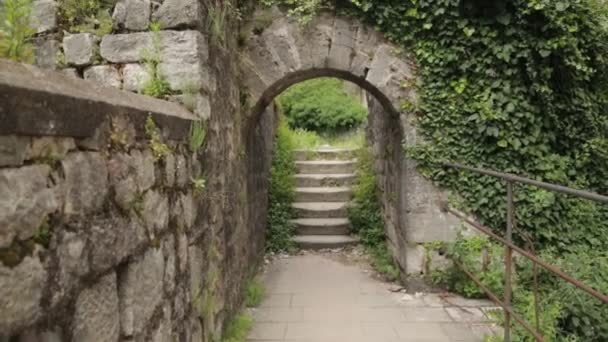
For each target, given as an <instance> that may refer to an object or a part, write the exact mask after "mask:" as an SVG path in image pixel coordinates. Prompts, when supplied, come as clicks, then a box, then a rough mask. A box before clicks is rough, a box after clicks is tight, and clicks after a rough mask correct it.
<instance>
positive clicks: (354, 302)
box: [248, 253, 483, 342]
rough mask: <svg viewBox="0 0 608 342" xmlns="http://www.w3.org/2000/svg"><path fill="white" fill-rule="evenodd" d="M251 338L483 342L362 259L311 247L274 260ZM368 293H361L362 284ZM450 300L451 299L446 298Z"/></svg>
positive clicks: (322, 341) (327, 341)
mask: <svg viewBox="0 0 608 342" xmlns="http://www.w3.org/2000/svg"><path fill="white" fill-rule="evenodd" d="M264 283H265V285H266V292H267V295H266V298H264V300H263V302H262V305H261V307H260V308H258V309H254V310H253V316H254V320H255V323H254V329H253V330H252V332H251V333H250V334H249V336H248V341H252V342H253V341H255V342H261V341H294V342H296V341H299V342H305V341H306V342H334V341H350V342H408V341H409V342H465V341H466V342H469V341H470V342H473V341H476V342H481V341H483V340H482V339H481V338H479V336H478V334H477V333H476V332H475V331H474V330H473V329H472V328H471V327H469V326H468V324H466V323H457V322H453V321H452V320H451V318H450V317H449V316H448V314H447V313H446V312H445V310H444V307H433V306H428V305H426V304H425V303H424V302H423V301H422V299H421V298H414V297H413V298H414V299H415V301H416V302H417V304H418V305H417V306H408V305H407V304H404V302H402V301H400V300H399V298H400V297H401V296H403V294H401V293H398V294H395V293H392V292H390V291H389V288H391V287H394V286H397V285H392V286H391V285H390V284H385V283H381V282H379V281H378V280H375V279H373V278H371V277H370V275H369V274H368V273H365V272H364V271H363V269H362V268H360V266H358V265H351V264H344V263H341V262H338V261H336V260H335V259H334V258H333V257H332V258H329V257H327V256H325V255H318V254H314V253H308V254H304V255H298V256H292V257H289V258H285V259H277V260H275V261H274V262H273V263H272V264H271V265H270V266H269V268H268V269H267V271H266V273H265V276H264ZM362 288H365V289H366V291H365V292H366V293H369V294H365V295H362V294H361V289H362ZM446 305H447V304H446Z"/></svg>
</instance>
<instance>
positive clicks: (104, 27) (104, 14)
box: [58, 0, 116, 36]
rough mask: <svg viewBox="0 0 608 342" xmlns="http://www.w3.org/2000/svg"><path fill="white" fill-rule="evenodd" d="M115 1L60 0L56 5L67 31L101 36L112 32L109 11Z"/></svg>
mask: <svg viewBox="0 0 608 342" xmlns="http://www.w3.org/2000/svg"><path fill="white" fill-rule="evenodd" d="M115 3H116V1H115V0H61V1H60V3H59V6H58V7H59V14H60V17H61V20H62V22H63V24H64V25H65V26H66V29H67V30H68V31H70V32H80V33H84V32H88V33H94V34H96V35H98V36H103V35H106V34H110V33H112V16H111V15H110V11H111V9H112V7H113V6H114V4H115Z"/></svg>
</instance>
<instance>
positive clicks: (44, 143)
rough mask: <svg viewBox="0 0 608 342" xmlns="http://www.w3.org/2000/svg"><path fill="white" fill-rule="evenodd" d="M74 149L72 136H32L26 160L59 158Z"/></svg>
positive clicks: (74, 144)
mask: <svg viewBox="0 0 608 342" xmlns="http://www.w3.org/2000/svg"><path fill="white" fill-rule="evenodd" d="M74 149H76V143H75V142H74V138H63V137H41V138H33V139H32V142H31V144H30V145H29V148H28V151H27V156H26V159H27V160H36V159H42V160H49V159H50V160H61V159H63V158H65V156H66V155H67V154H68V152H70V151H71V150H74Z"/></svg>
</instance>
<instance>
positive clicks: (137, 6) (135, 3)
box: [112, 0, 150, 31]
mask: <svg viewBox="0 0 608 342" xmlns="http://www.w3.org/2000/svg"><path fill="white" fill-rule="evenodd" d="M112 20H113V21H114V25H115V26H116V27H117V28H119V29H127V30H130V31H144V30H147V29H148V26H149V25H150V1H149V0H120V1H118V3H116V6H115V7H114V13H113V14H112Z"/></svg>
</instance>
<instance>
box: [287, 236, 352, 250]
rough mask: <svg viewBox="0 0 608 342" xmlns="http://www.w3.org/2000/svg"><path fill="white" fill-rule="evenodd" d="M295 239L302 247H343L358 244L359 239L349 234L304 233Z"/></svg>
mask: <svg viewBox="0 0 608 342" xmlns="http://www.w3.org/2000/svg"><path fill="white" fill-rule="evenodd" d="M293 241H294V242H295V243H296V244H297V245H298V246H300V248H302V249H312V250H319V249H327V248H342V247H348V246H353V245H356V244H357V243H358V242H359V240H358V239H356V238H354V237H351V236H348V235H303V236H296V237H294V238H293Z"/></svg>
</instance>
